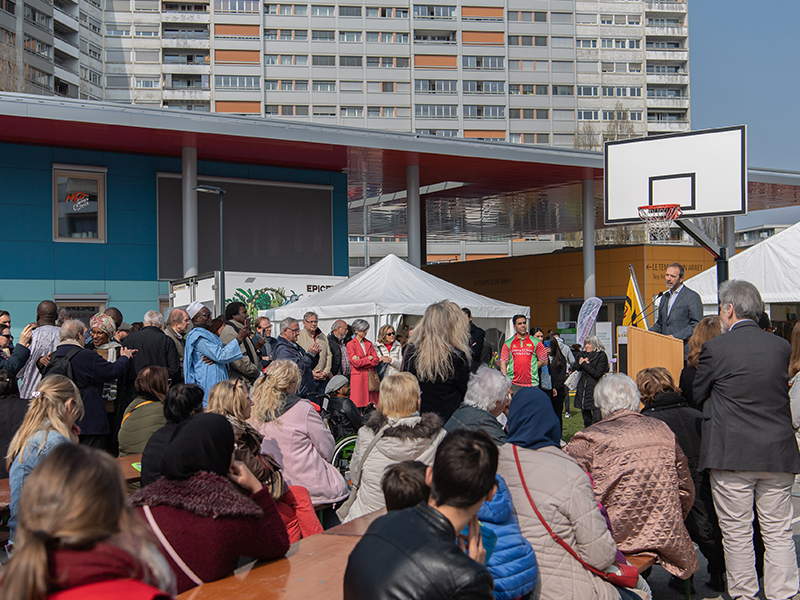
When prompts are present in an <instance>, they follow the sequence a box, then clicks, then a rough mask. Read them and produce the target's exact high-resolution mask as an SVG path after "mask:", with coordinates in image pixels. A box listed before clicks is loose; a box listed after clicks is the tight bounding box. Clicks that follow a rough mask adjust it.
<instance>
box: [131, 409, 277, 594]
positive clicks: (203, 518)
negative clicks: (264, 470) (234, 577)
mask: <svg viewBox="0 0 800 600" xmlns="http://www.w3.org/2000/svg"><path fill="white" fill-rule="evenodd" d="M233 450H234V443H233V430H232V429H231V426H230V423H228V421H227V420H225V418H224V417H222V416H220V415H211V414H200V415H197V416H195V417H192V418H191V419H189V420H188V421H185V422H184V423H182V424H181V425H180V426H179V427H178V428H177V430H176V431H175V436H174V437H173V439H172V441H171V442H170V443H169V446H167V449H166V451H165V452H164V457H163V458H162V460H161V470H162V472H163V474H164V476H163V477H162V478H161V479H159V480H158V481H156V482H155V483H152V484H150V485H148V486H147V487H145V488H142V489H141V490H139V491H138V492H136V493H135V494H133V495H132V496H131V498H130V502H131V504H132V505H133V506H135V507H137V510H138V511H139V513H140V515H141V516H142V517H143V518H144V519H145V520H146V521H147V523H148V524H149V525H150V528H151V529H152V530H153V533H154V535H155V537H157V538H158V540H159V542H160V544H161V548H162V552H163V554H164V555H165V556H166V557H167V558H168V560H169V563H170V566H171V567H172V570H173V571H174V572H175V575H176V577H177V580H178V593H181V592H185V591H186V590H188V589H191V588H193V587H194V586H196V585H201V584H202V583H204V582H209V581H215V580H217V579H222V578H223V577H227V576H229V575H231V574H233V569H234V566H235V563H236V560H237V559H238V558H239V557H241V556H247V557H250V558H255V559H269V558H277V557H279V556H283V555H284V554H286V551H287V550H288V549H289V537H288V535H287V534H286V527H285V526H284V524H283V521H282V520H281V516H280V513H278V509H277V508H276V507H275V502H273V500H272V496H271V495H270V493H269V489H267V488H265V487H264V486H262V485H261V482H260V481H259V480H258V479H256V477H255V475H253V474H252V473H251V472H250V470H249V469H248V468H247V467H246V466H245V465H244V464H242V463H241V462H239V461H237V460H234V459H233ZM234 484H236V485H234ZM237 485H238V486H240V487H242V488H244V489H245V490H247V492H248V493H249V495H245V494H242V493H241V492H240V491H239V489H238V488H237Z"/></svg>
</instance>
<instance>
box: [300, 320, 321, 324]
mask: <svg viewBox="0 0 800 600" xmlns="http://www.w3.org/2000/svg"><path fill="white" fill-rule="evenodd" d="M303 320H304V321H305V322H306V323H308V324H309V325H316V324H317V323H319V321H317V320H316V319H303Z"/></svg>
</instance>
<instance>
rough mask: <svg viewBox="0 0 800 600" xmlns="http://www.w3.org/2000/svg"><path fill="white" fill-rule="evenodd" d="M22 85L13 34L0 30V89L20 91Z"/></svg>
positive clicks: (3, 90)
mask: <svg viewBox="0 0 800 600" xmlns="http://www.w3.org/2000/svg"><path fill="white" fill-rule="evenodd" d="M22 86H23V81H22V73H21V72H20V70H19V63H18V62H17V47H16V46H15V45H14V37H13V34H10V33H6V32H5V31H4V30H0V91H2V92H21V91H22Z"/></svg>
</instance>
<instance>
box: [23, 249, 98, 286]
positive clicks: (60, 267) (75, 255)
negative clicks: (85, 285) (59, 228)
mask: <svg viewBox="0 0 800 600" xmlns="http://www.w3.org/2000/svg"><path fill="white" fill-rule="evenodd" d="M54 246H55V248H54V258H55V261H54V262H55V274H56V277H57V278H58V279H100V280H102V279H105V262H106V260H105V244H98V243H94V244H85V243H84V244H82V243H80V242H56V243H55V244H54ZM29 277H30V275H29ZM34 277H36V278H38V276H34Z"/></svg>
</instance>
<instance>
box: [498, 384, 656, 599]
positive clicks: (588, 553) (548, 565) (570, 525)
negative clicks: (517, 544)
mask: <svg viewBox="0 0 800 600" xmlns="http://www.w3.org/2000/svg"><path fill="white" fill-rule="evenodd" d="M560 442H561V427H560V426H559V422H558V418H557V417H556V415H555V413H554V412H553V405H552V404H551V402H550V398H548V397H547V394H545V393H544V392H543V391H542V390H541V389H539V388H522V389H521V390H520V391H518V392H517V393H516V394H515V395H514V400H513V401H512V402H511V407H510V409H509V413H508V440H507V442H506V444H505V445H504V446H503V447H502V448H500V461H499V464H498V467H497V473H498V475H500V476H501V477H503V479H505V481H506V483H507V485H508V489H509V490H510V491H511V497H512V499H513V501H514V509H515V512H516V515H517V519H518V520H519V526H520V529H521V530H522V535H523V536H524V537H525V539H527V540H528V541H529V542H530V544H531V546H533V550H534V552H535V553H536V560H537V562H538V563H539V581H540V582H541V584H540V590H541V591H540V595H539V596H538V598H540V600H564V599H567V598H568V599H573V598H575V599H578V598H580V599H583V598H594V599H597V600H620V599H622V600H628V599H629V598H639V597H647V596H645V595H644V593H641V594H640V593H639V592H638V591H636V592H635V591H634V590H629V589H622V588H617V587H615V586H613V585H611V584H610V583H608V582H606V581H604V580H603V579H601V578H600V577H598V576H596V575H594V574H593V573H592V572H591V571H589V570H588V569H587V568H586V567H584V566H583V565H582V564H581V563H580V562H578V561H577V560H576V559H575V557H573V556H572V555H571V554H569V553H568V552H567V551H566V550H565V549H564V548H563V547H562V546H560V545H559V544H558V543H556V541H555V540H554V539H553V538H552V537H551V536H550V535H549V533H548V532H547V530H546V528H545V527H544V525H543V524H542V522H541V521H540V520H539V518H538V517H537V516H536V513H535V511H534V510H533V507H532V506H531V503H530V500H529V499H528V493H530V497H531V499H532V500H533V501H534V502H535V503H536V508H537V509H538V510H539V512H540V513H541V515H542V518H543V519H544V520H545V522H546V523H547V525H548V526H549V527H550V528H551V529H552V530H553V532H555V533H556V534H557V535H558V536H560V537H561V538H562V539H563V540H564V541H565V542H566V543H567V544H569V546H570V547H571V548H572V549H573V550H574V551H575V552H577V553H578V555H579V556H580V557H581V558H582V559H583V560H584V561H585V562H586V563H588V564H590V565H592V566H593V567H595V568H596V569H599V570H604V569H607V568H608V567H610V566H611V565H612V564H613V563H614V561H615V560H616V559H617V546H616V544H615V543H614V538H613V537H612V536H611V532H610V531H609V529H608V526H607V524H606V520H605V518H604V517H603V515H602V513H601V512H600V509H599V507H598V505H597V501H596V500H595V497H594V492H593V491H592V484H591V482H590V480H589V476H588V475H587V474H586V473H585V472H584V471H583V469H582V468H581V467H580V466H579V465H578V463H577V462H576V461H575V460H574V459H573V458H571V457H570V456H568V455H567V454H565V453H564V452H563V451H562V450H561V445H560ZM517 457H518V458H517ZM520 471H521V472H522V476H523V477H524V479H525V483H523V482H522V477H521V476H520ZM526 487H527V492H526ZM641 581H642V580H641V579H640V582H641Z"/></svg>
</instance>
